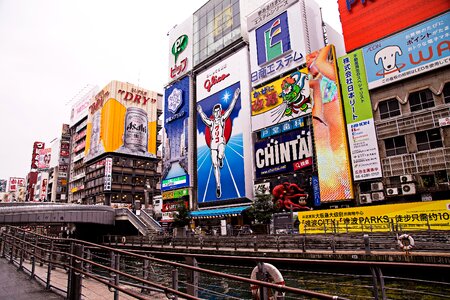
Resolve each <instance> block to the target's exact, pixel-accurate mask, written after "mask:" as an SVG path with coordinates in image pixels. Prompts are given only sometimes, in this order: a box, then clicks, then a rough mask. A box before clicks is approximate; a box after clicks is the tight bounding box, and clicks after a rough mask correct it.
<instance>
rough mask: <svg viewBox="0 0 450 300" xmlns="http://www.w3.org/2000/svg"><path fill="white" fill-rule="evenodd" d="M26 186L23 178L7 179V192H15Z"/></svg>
mask: <svg viewBox="0 0 450 300" xmlns="http://www.w3.org/2000/svg"><path fill="white" fill-rule="evenodd" d="M25 184H26V181H25V178H19V177H9V189H8V191H9V192H15V191H18V190H19V187H24V186H25Z"/></svg>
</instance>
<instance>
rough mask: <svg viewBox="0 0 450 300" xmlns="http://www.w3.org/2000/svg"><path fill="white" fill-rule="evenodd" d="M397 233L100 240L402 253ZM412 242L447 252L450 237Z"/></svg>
mask: <svg viewBox="0 0 450 300" xmlns="http://www.w3.org/2000/svg"><path fill="white" fill-rule="evenodd" d="M398 236H399V235H398V234H393V233H391V234H389V233H371V234H362V233H349V234H334V235H330V234H329V235H320V234H317V235H299V234H297V235H295V234H290V235H245V236H208V235H194V236H190V237H185V238H181V237H172V236H168V235H158V236H148V237H142V236H120V235H119V236H115V235H108V236H104V237H103V243H104V244H107V245H111V246H146V247H150V248H152V247H156V248H159V247H161V248H162V247H172V248H177V247H182V248H186V249H197V248H200V249H203V248H208V249H223V250H225V249H226V250H235V251H236V250H237V249H240V250H246V251H256V252H263V251H266V250H267V251H284V250H299V251H302V252H310V251H329V252H332V253H335V252H338V251H391V252H394V253H395V252H397V253H400V252H403V250H402V249H401V248H400V246H399V243H398ZM411 236H412V237H413V239H414V240H415V244H414V248H413V249H411V252H439V253H450V234H449V232H447V231H435V232H429V231H424V232H414V233H411Z"/></svg>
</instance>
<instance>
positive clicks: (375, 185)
mask: <svg viewBox="0 0 450 300" xmlns="http://www.w3.org/2000/svg"><path fill="white" fill-rule="evenodd" d="M370 189H371V190H372V191H382V190H383V183H382V182H372V183H371V184H370Z"/></svg>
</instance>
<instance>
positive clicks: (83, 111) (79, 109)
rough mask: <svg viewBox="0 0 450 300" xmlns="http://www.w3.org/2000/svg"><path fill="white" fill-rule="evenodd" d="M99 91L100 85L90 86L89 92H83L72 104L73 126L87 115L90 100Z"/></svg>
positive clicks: (71, 123)
mask: <svg viewBox="0 0 450 300" xmlns="http://www.w3.org/2000/svg"><path fill="white" fill-rule="evenodd" d="M97 93H98V86H94V87H88V90H87V92H85V93H83V94H82V95H81V97H80V99H79V100H78V101H77V102H76V103H75V104H74V105H73V106H72V110H71V111H70V126H71V127H72V126H73V125H75V124H77V123H78V122H80V121H81V120H82V119H83V118H85V117H87V115H88V109H89V104H90V101H91V99H92V98H94V97H95V95H96V94H97Z"/></svg>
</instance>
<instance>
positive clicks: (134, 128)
mask: <svg viewBox="0 0 450 300" xmlns="http://www.w3.org/2000/svg"><path fill="white" fill-rule="evenodd" d="M147 147H148V116H147V112H146V111H145V110H143V109H142V108H138V107H128V108H127V112H126V114H125V126H124V132H123V145H122V147H121V149H122V150H125V151H126V152H128V151H129V152H132V153H136V152H137V153H139V154H147Z"/></svg>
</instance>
